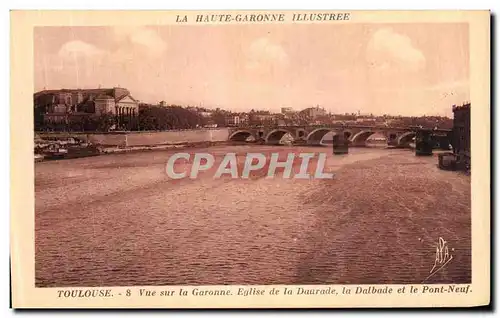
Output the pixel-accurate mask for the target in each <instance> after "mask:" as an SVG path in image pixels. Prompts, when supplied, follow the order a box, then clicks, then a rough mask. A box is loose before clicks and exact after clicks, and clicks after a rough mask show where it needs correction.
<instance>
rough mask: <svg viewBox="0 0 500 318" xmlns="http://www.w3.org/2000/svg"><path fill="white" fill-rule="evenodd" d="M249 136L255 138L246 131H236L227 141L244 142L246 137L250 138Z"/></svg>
mask: <svg viewBox="0 0 500 318" xmlns="http://www.w3.org/2000/svg"><path fill="white" fill-rule="evenodd" d="M250 136H253V137H254V138H255V136H254V135H253V134H252V133H251V132H250V131H248V130H238V131H235V132H234V133H232V134H231V135H230V136H229V140H231V141H246V140H247V139H248V137H250Z"/></svg>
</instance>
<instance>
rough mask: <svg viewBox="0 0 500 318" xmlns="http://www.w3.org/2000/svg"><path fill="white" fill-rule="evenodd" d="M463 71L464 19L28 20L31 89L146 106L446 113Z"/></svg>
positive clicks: (463, 97)
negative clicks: (282, 22)
mask: <svg viewBox="0 0 500 318" xmlns="http://www.w3.org/2000/svg"><path fill="white" fill-rule="evenodd" d="M430 29H432V32H431V31H430ZM332 30H333V32H332ZM353 39H358V40H357V41H353ZM339 48H340V49H339ZM468 79H469V53H468V27H467V25H466V24H449V23H447V24H428V23H426V24H391V25H382V24H374V25H368V24H358V25H317V24H307V25H287V26H279V28H278V27H277V26H275V25H258V26H256V25H252V26H251V27H249V26H245V25H235V26H229V27H228V26H225V27H224V28H220V27H217V26H157V27H147V26H144V27H37V28H35V90H36V91H40V90H43V89H60V88H81V89H86V88H97V87H99V86H101V87H123V88H127V89H128V90H129V91H130V92H131V94H132V95H133V96H134V97H135V98H137V99H138V100H140V101H142V102H145V103H151V104H155V103H158V102H159V101H162V100H164V101H166V102H167V104H177V105H182V106H201V107H205V108H209V109H215V108H216V107H220V108H222V109H226V110H230V111H235V112H241V111H250V110H251V109H255V110H268V111H271V112H280V109H281V107H292V108H293V109H294V110H296V111H300V110H302V109H304V108H308V107H315V106H317V105H319V106H320V107H322V108H325V110H326V111H327V112H331V113H336V114H344V113H357V112H358V111H361V112H362V113H364V114H370V113H373V114H374V115H383V114H390V115H398V114H399V115H403V116H422V115H427V116H433V115H437V116H447V117H451V106H452V105H453V104H457V105H461V104H463V103H464V102H466V101H469V100H470V95H469V84H468Z"/></svg>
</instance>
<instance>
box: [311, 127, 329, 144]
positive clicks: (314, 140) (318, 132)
mask: <svg viewBox="0 0 500 318" xmlns="http://www.w3.org/2000/svg"><path fill="white" fill-rule="evenodd" d="M329 132H333V133H335V131H334V130H333V129H331V128H317V129H314V130H313V131H311V132H310V133H309V134H308V135H307V137H306V141H307V143H308V144H315V145H319V144H321V140H323V138H324V137H325V136H326V134H328V133H329Z"/></svg>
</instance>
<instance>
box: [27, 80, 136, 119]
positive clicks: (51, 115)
mask: <svg viewBox="0 0 500 318" xmlns="http://www.w3.org/2000/svg"><path fill="white" fill-rule="evenodd" d="M34 106H35V115H36V114H38V115H40V116H42V117H43V122H45V123H47V122H52V123H65V122H66V123H67V122H68V121H70V120H71V118H72V117H75V116H85V115H103V114H111V115H114V116H116V119H117V122H118V123H120V122H122V121H123V119H124V118H126V117H129V118H130V117H135V116H137V115H138V113H139V103H138V101H137V100H135V99H134V98H133V97H132V96H131V95H130V92H129V91H128V90H127V89H125V88H120V87H114V88H97V89H60V90H44V91H40V92H37V93H35V94H34Z"/></svg>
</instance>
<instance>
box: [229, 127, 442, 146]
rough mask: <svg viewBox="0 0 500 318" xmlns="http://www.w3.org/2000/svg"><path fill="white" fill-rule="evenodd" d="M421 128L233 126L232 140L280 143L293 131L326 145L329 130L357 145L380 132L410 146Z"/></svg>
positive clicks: (299, 139) (296, 135)
mask: <svg viewBox="0 0 500 318" xmlns="http://www.w3.org/2000/svg"><path fill="white" fill-rule="evenodd" d="M418 129H419V128H415V127H383V126H382V127H377V126H355V125H352V126H347V125H344V126H339V125H321V126H317V125H316V126H269V127H232V128H230V129H229V140H232V141H247V140H249V138H250V137H253V138H251V139H254V140H255V141H260V142H264V143H265V144H269V145H277V144H280V141H281V139H282V138H283V136H285V135H286V134H290V135H291V136H292V138H293V139H294V142H295V143H304V144H307V145H314V146H319V145H323V143H322V140H323V138H324V137H325V136H326V134H328V133H330V132H331V133H332V134H333V135H335V134H344V136H345V137H347V138H348V139H349V142H350V145H351V146H354V147H363V146H365V145H366V141H367V139H368V138H369V137H370V136H371V135H373V134H375V133H380V134H382V135H384V136H385V138H386V139H387V144H388V145H390V146H397V147H405V146H407V145H408V144H409V143H410V142H411V140H412V139H413V137H415V134H416V132H417V130H418ZM450 132H451V130H446V129H436V130H434V135H438V136H448V134H449V133H450Z"/></svg>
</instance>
